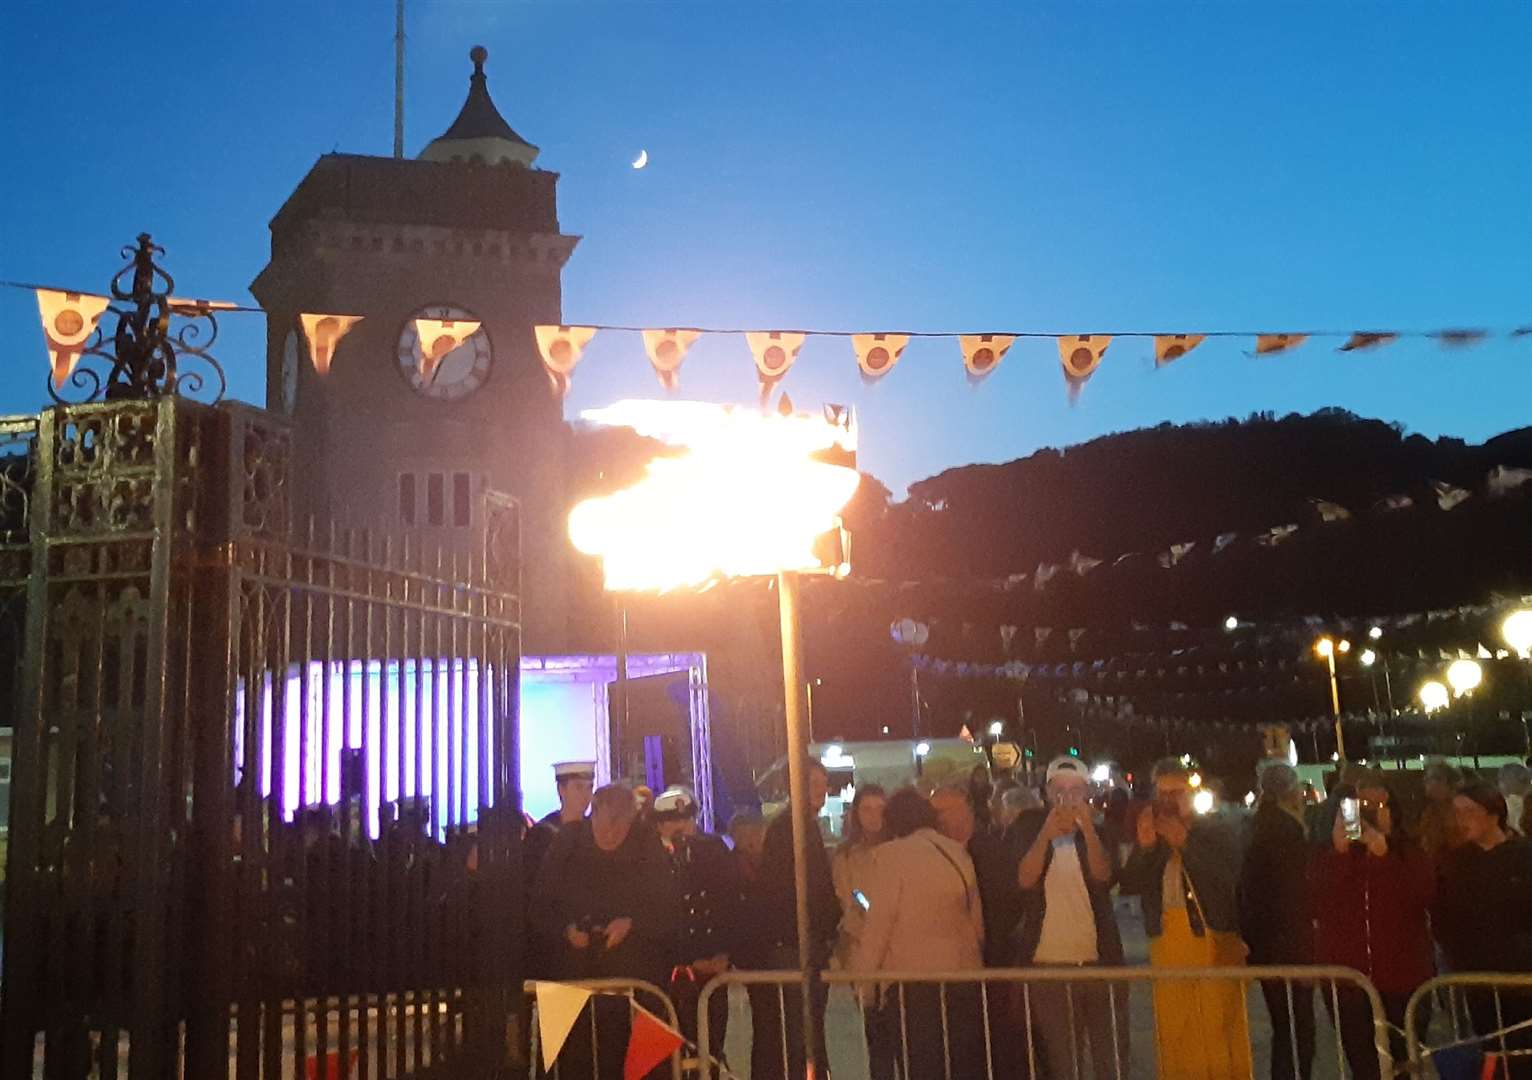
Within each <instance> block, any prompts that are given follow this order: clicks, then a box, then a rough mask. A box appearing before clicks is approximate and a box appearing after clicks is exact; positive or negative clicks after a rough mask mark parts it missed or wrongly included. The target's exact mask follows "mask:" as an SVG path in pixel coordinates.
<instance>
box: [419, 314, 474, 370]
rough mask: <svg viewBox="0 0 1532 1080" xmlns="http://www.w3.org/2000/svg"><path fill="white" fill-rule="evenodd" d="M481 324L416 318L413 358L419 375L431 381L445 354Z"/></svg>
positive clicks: (468, 336) (467, 321) (463, 320)
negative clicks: (416, 363)
mask: <svg viewBox="0 0 1532 1080" xmlns="http://www.w3.org/2000/svg"><path fill="white" fill-rule="evenodd" d="M482 325H483V324H482V323H479V322H474V321H470V320H467V319H458V320H456V321H454V320H452V319H416V320H415V358H416V359H417V360H418V361H419V364H420V377H421V378H422V379H424V380H425V381H426V382H427V383H429V382H431V381H432V380H433V379H434V378H435V377H436V369H437V368H438V367H439V366H440V365H441V362H442V360H443V359H445V358H446V356H447V354H448V353H450V352H451V351H452V350H453V349H456V348H457V347H458V346H459V345H461V344H462V343H463V342H465V341H467V340H468V339H469V338H471V337H473V336H474V334H476V333H478V332H479V327H480V326H482Z"/></svg>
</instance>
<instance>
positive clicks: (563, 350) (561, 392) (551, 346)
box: [532, 326, 596, 398]
mask: <svg viewBox="0 0 1532 1080" xmlns="http://www.w3.org/2000/svg"><path fill="white" fill-rule="evenodd" d="M532 332H533V333H534V334H535V335H536V336H537V351H538V352H539V353H541V354H542V358H543V371H544V372H545V373H546V374H547V376H548V382H549V384H550V385H551V386H552V387H553V392H554V393H555V394H557V395H558V396H559V397H560V398H563V397H565V396H566V395H567V394H568V393H569V381H570V376H572V375H573V374H574V369H575V365H576V364H578V363H579V362H580V357H581V356H582V355H583V354H584V352H585V346H587V345H589V344H590V341H591V338H593V337H595V336H596V328H595V327H594V326H534V327H533V328H532Z"/></svg>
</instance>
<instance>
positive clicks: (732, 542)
mask: <svg viewBox="0 0 1532 1080" xmlns="http://www.w3.org/2000/svg"><path fill="white" fill-rule="evenodd" d="M581 418H582V419H584V420H587V421H591V422H594V423H597V424H608V425H614V426H621V427H631V428H633V429H634V431H636V432H637V433H638V434H639V435H642V436H645V437H648V438H654V439H659V440H661V441H663V442H667V443H671V444H673V445H678V446H681V447H684V448H685V449H686V451H687V452H686V453H683V454H680V455H675V456H665V457H658V458H655V459H654V460H652V461H650V462H649V464H648V465H647V466H646V468H645V471H644V476H643V478H642V479H640V480H639V481H638V482H637V483H636V484H634V485H633V486H631V487H629V488H625V489H623V490H621V491H618V492H615V493H613V494H610V495H605V496H600V497H597V498H591V499H586V500H584V501H583V502H581V503H580V504H579V505H577V506H576V507H575V508H574V509H573V510H572V511H571V512H570V514H569V538H570V540H571V541H572V542H573V543H574V546H575V547H576V548H577V549H578V550H580V551H582V552H584V553H585V554H587V555H595V556H598V557H600V559H601V567H602V576H603V578H604V584H605V586H606V588H607V589H608V590H610V591H619V592H620V591H644V592H664V591H667V590H671V589H681V588H687V587H694V586H700V585H704V584H707V583H709V582H712V581H717V580H720V579H726V578H737V577H774V578H775V579H776V583H777V603H778V611H779V615H780V621H781V627H782V685H783V696H784V698H785V706H786V708H785V713H786V720H787V781H788V791H789V799H790V802H791V806H792V829H793V885H794V891H795V894H796V897H795V898H796V905H795V914H796V916H797V923H798V935H797V937H798V962H799V967H800V971H801V972H802V975H803V986H804V991H803V994H802V1005H803V1032H804V1038H805V1039H806V1041H807V1045H808V1046H810V1047H813V1046H815V1045H817V1043H818V1038H817V1031H818V1028H819V1017H818V1015H817V1013H816V1012H815V1009H814V1006H813V1002H814V999H815V996H816V984H817V983H818V980H819V971H818V970H817V969H816V968H815V967H814V965H813V963H812V960H811V954H812V950H811V949H810V937H809V917H808V853H809V844H810V842H811V837H810V831H811V830H813V835H812V842H814V843H818V842H819V834H818V830H817V829H814V825H813V822H812V821H811V820H810V819H809V818H808V817H807V816H806V814H805V808H806V806H807V803H808V775H807V770H806V768H805V763H806V760H807V757H808V737H807V730H806V728H807V725H806V723H805V719H806V718H805V711H806V710H805V699H806V696H807V685H808V684H807V682H806V681H805V679H804V677H803V661H802V655H801V654H802V628H801V625H800V618H799V589H800V580H799V579H800V576H801V575H802V574H804V573H831V574H834V575H835V576H837V577H844V576H845V575H847V574H849V573H850V572H851V566H850V563H849V538H848V537H847V536H846V534H845V531H844V529H842V527H841V521H840V517H839V514H840V511H841V509H842V508H843V507H844V506H845V505H846V503H848V502H849V501H850V500H851V497H852V495H854V494H855V493H856V489H857V485H858V483H859V482H860V480H861V474H860V473H858V472H857V470H856V432H855V429H854V427H853V425H852V422H851V418H850V413H849V412H848V411H847V410H844V409H840V408H837V407H833V406H832V407H827V408H826V409H825V410H824V415H823V416H813V415H808V414H803V413H780V412H779V413H767V412H763V411H757V410H752V409H735V408H728V407H724V406H719V405H709V404H706V403H703V402H693V401H624V402H619V403H618V404H616V405H613V406H612V407H610V408H607V409H597V410H593V411H589V412H585V413H582V414H581Z"/></svg>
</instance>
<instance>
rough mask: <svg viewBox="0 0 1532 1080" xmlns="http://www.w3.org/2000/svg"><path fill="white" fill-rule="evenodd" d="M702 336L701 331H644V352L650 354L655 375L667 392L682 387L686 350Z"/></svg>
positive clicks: (650, 361)
mask: <svg viewBox="0 0 1532 1080" xmlns="http://www.w3.org/2000/svg"><path fill="white" fill-rule="evenodd" d="M701 336H702V331H700V330H645V331H644V352H646V353H648V354H649V363H650V364H651V365H652V366H653V367H654V374H655V376H656V377H657V378H658V379H659V380H660V385H661V386H663V387H664V388H665V389H666V390H668V391H671V392H672V393H674V392H675V390H676V389H678V388H679V387H680V385H681V361H682V360H685V359H686V350H688V349H690V348H691V347H692V345H693V344H694V343H695V342H696V340H697V339H698V338H699V337H701Z"/></svg>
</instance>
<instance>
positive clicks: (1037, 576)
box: [1032, 563, 1059, 592]
mask: <svg viewBox="0 0 1532 1080" xmlns="http://www.w3.org/2000/svg"><path fill="white" fill-rule="evenodd" d="M1058 572H1059V566H1058V563H1038V564H1037V572H1036V573H1034V574H1033V575H1032V588H1034V589H1036V590H1037V591H1038V592H1042V591H1043V588H1044V587H1045V586H1046V585H1047V584H1048V582H1050V581H1052V580H1053V575H1054V574H1057V573H1058Z"/></svg>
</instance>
